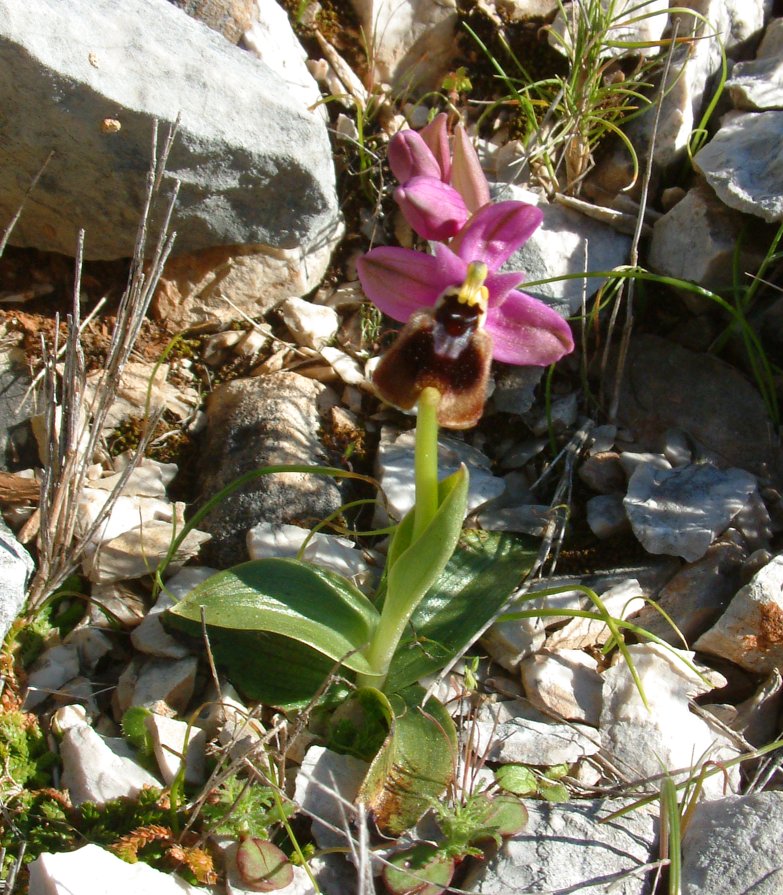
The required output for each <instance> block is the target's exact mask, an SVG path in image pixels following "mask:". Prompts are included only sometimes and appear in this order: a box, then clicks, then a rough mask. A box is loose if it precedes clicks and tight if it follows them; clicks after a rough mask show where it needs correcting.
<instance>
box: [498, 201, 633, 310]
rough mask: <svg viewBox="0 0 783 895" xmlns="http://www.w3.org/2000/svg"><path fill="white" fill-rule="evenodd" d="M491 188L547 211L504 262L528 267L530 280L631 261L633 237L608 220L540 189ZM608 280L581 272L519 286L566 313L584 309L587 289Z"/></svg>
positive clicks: (516, 267)
mask: <svg viewBox="0 0 783 895" xmlns="http://www.w3.org/2000/svg"><path fill="white" fill-rule="evenodd" d="M491 190H492V196H493V198H494V199H495V200H501V199H503V200H506V199H514V200H516V201H520V202H527V203H528V204H530V205H536V206H537V207H538V208H540V209H541V211H542V212H543V213H544V221H543V223H542V224H541V226H540V227H539V228H538V229H537V230H536V231H535V232H534V233H533V235H532V236H531V237H530V239H528V241H527V242H526V243H525V244H524V245H523V246H522V247H521V248H520V249H518V250H517V251H516V252H515V253H514V254H513V255H512V256H511V257H510V258H509V259H508V261H507V262H506V264H505V267H506V268H507V269H508V270H523V271H525V281H526V282H533V281H534V280H544V279H547V278H549V277H557V276H562V275H564V274H578V273H582V272H583V271H591V270H595V271H599V270H611V269H612V268H613V267H617V266H619V265H621V264H625V263H627V261H628V251H629V248H630V245H631V240H630V237H628V236H624V235H623V234H621V233H617V232H616V231H615V230H613V229H612V228H611V227H610V226H608V224H604V223H602V222H601V221H596V220H594V219H593V218H588V217H586V216H585V215H582V214H579V212H577V211H574V210H573V209H571V208H565V207H564V206H562V205H556V204H552V205H550V204H549V203H548V202H547V201H546V199H544V198H543V197H542V196H541V195H540V194H539V193H533V192H531V191H530V190H525V189H522V188H521V187H518V186H514V185H512V184H494V185H493V186H492V187H491ZM605 282H606V280H605V279H604V278H601V277H584V278H581V279H580V278H578V277H577V278H575V279H572V280H561V281H560V282H556V283H546V284H542V285H539V286H531V287H530V288H528V287H527V286H526V285H525V283H524V282H523V283H522V285H521V286H520V288H521V289H522V290H524V291H525V292H527V293H529V294H530V295H532V296H534V297H535V298H539V299H541V300H542V301H543V302H545V303H546V304H548V305H551V306H552V307H553V308H555V310H557V311H558V312H559V313H561V314H562V315H563V316H564V317H567V316H570V315H571V314H575V313H577V312H578V311H579V310H580V308H581V304H582V295H583V293H584V294H585V295H586V297H587V298H589V297H590V296H591V295H593V294H595V292H597V291H598V289H599V288H600V287H601V286H602V285H603V284H604V283H605Z"/></svg>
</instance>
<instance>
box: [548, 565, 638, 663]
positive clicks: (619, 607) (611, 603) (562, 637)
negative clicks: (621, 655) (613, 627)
mask: <svg viewBox="0 0 783 895" xmlns="http://www.w3.org/2000/svg"><path fill="white" fill-rule="evenodd" d="M642 594H643V591H642V586H641V584H640V583H639V582H638V581H637V579H636V578H628V579H626V580H625V581H621V582H619V583H618V584H614V585H612V587H610V588H609V589H608V590H605V591H604V592H603V593H602V594H601V602H602V603H603V604H604V607H605V608H606V611H607V612H608V613H609V615H610V616H611V617H612V618H618V619H626V618H629V617H630V616H632V615H633V614H634V613H636V612H638V611H639V610H640V609H642V608H643V607H644V606H645V605H646V601H645V598H644V596H643V595H642ZM590 608H592V609H593V610H595V605H594V604H590ZM610 634H611V632H610V631H609V628H608V627H607V625H606V623H605V622H602V621H598V620H596V619H591V618H580V617H577V618H572V619H571V620H570V621H569V622H566V624H565V625H563V627H562V628H558V629H557V630H555V631H553V632H552V633H551V634H550V635H549V636H548V637H547V641H546V648H547V649H548V650H565V649H572V650H573V649H586V648H587V647H590V646H595V645H596V644H598V645H603V644H604V643H606V641H607V640H608V639H609V637H610Z"/></svg>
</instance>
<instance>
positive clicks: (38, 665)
mask: <svg viewBox="0 0 783 895" xmlns="http://www.w3.org/2000/svg"><path fill="white" fill-rule="evenodd" d="M78 673H79V653H78V650H77V649H76V646H75V645H74V644H65V643H61V644H58V645H57V646H53V647H50V648H49V649H47V650H46V651H45V652H44V653H42V654H41V655H40V656H39V657H38V658H37V659H36V660H35V662H34V663H33V665H32V667H31V668H30V672H29V674H28V676H27V693H26V695H25V699H24V708H25V711H28V712H29V711H32V709H34V708H35V707H36V706H38V705H41V704H42V703H44V702H46V700H47V699H48V698H49V696H50V695H51V694H52V693H54V692H55V691H57V690H59V689H60V687H62V685H63V684H64V683H65V682H66V681H69V680H70V679H71V678H73V677H76V675H77V674H78Z"/></svg>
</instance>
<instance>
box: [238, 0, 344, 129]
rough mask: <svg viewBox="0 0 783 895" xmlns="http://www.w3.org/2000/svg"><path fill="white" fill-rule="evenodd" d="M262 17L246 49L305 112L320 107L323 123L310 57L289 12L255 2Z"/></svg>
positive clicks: (245, 38)
mask: <svg viewBox="0 0 783 895" xmlns="http://www.w3.org/2000/svg"><path fill="white" fill-rule="evenodd" d="M255 5H256V7H257V8H258V16H257V17H256V20H255V21H254V22H253V23H252V24H251V25H250V28H249V29H248V30H247V31H245V33H244V34H243V35H242V44H243V46H244V47H245V48H246V49H248V50H250V52H251V53H253V54H254V55H255V56H258V58H259V59H260V60H261V61H262V62H263V63H264V65H268V66H269V68H270V69H271V70H272V71H273V72H275V74H277V75H278V76H279V77H280V78H281V79H282V80H283V81H284V82H285V85H286V87H287V89H288V90H289V92H290V93H291V94H292V96H296V97H297V98H298V99H299V102H300V104H301V108H302V110H305V109H311V108H312V107H314V106H316V105H317V106H318V109H319V110H320V113H321V115H322V117H323V119H324V120H325V121H326V120H328V115H327V113H326V108H325V106H324V105H323V104H321V103H320V100H321V92H320V90H319V89H318V84H317V83H316V81H315V79H314V78H313V76H312V75H311V74H310V72H309V70H308V68H307V65H306V64H305V62H306V60H307V53H306V52H305V49H304V47H303V46H302V45H301V44H300V43H299V41H298V40H297V38H296V35H295V34H294V31H293V29H292V28H291V23H290V22H289V20H288V16H287V14H286V11H285V10H284V9H283V7H282V6H280V4H279V3H276V2H275V0H255Z"/></svg>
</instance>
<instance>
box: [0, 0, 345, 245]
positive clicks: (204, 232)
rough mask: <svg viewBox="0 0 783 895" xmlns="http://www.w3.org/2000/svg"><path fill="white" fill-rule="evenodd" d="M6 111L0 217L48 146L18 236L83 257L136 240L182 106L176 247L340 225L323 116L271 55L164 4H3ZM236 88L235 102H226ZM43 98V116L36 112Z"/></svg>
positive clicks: (282, 240) (294, 239) (283, 240)
mask: <svg viewBox="0 0 783 895" xmlns="http://www.w3.org/2000/svg"><path fill="white" fill-rule="evenodd" d="M0 22H2V32H1V37H0V59H1V60H2V66H1V68H2V71H3V72H4V73H5V74H4V77H2V79H0V96H2V105H3V108H4V110H5V114H6V116H7V119H6V120H7V124H8V126H7V127H6V129H5V133H4V139H3V146H2V154H1V155H0V159H1V160H2V165H0V170H2V171H3V172H4V175H3V180H2V190H0V194H1V195H2V201H1V202H0V217H2V218H3V219H5V220H8V219H10V217H11V214H12V213H13V211H14V210H15V209H16V207H17V206H18V205H19V202H20V199H21V197H22V193H23V191H24V189H25V188H26V186H27V185H28V184H29V182H30V180H31V178H32V176H33V174H34V173H35V172H36V171H37V169H38V167H39V166H40V164H41V163H42V162H43V160H44V158H45V157H46V155H47V154H48V152H49V151H50V150H52V149H53V150H55V156H54V158H53V159H52V161H51V163H50V164H49V167H48V169H47V171H46V174H45V176H44V177H43V178H42V180H41V182H40V183H39V184H38V187H37V189H36V191H35V193H34V194H33V196H32V197H31V199H30V201H29V202H28V204H27V206H26V208H25V213H24V215H23V216H22V218H21V220H20V222H19V224H18V225H17V227H16V229H15V231H14V234H13V241H15V242H16V244H18V245H24V246H36V247H38V248H41V249H47V250H52V251H57V252H63V253H66V254H72V253H73V251H74V247H75V245H76V234H77V231H78V229H79V228H80V227H84V228H85V229H86V231H87V239H86V257H88V258H118V257H124V256H129V255H130V254H131V253H132V251H133V242H134V238H135V231H136V226H137V223H138V218H139V214H140V211H141V208H142V200H143V196H144V188H145V181H146V174H147V170H148V167H149V156H150V134H151V129H152V120H153V118H157V119H158V120H159V121H160V122H161V123H162V124H163V126H164V129H165V126H166V125H169V124H172V123H173V121H174V120H175V118H176V117H177V115H178V114H180V115H181V124H180V130H179V136H178V138H177V140H176V142H175V144H174V147H173V149H172V152H171V155H170V157H169V161H168V165H167V170H168V173H169V175H170V176H171V177H176V178H179V179H180V180H181V181H182V188H181V190H180V198H179V203H178V208H177V212H176V216H175V222H174V228H175V229H176V230H177V231H178V233H179V237H178V240H177V250H178V251H186V250H188V251H192V250H195V249H199V248H204V247H207V246H213V245H232V244H242V243H252V244H263V245H269V246H273V247H275V248H279V249H296V248H303V249H306V248H308V247H310V246H312V245H314V244H315V243H317V242H321V241H323V240H324V239H326V238H328V236H329V234H330V233H331V231H332V230H333V229H334V228H335V227H336V223H337V217H338V212H337V202H336V195H335V190H334V171H333V167H332V153H331V149H330V146H329V140H328V138H327V132H326V128H325V126H324V122H323V120H322V118H321V117H320V115H319V114H316V113H313V112H310V111H308V110H307V108H306V107H305V105H304V103H303V102H302V101H301V99H299V98H298V97H297V96H296V95H295V94H294V93H292V92H291V91H290V90H289V87H288V85H287V84H286V82H285V81H284V80H283V79H282V78H281V77H279V76H278V75H276V74H275V73H274V72H272V71H271V69H269V68H268V67H267V66H265V65H264V64H263V63H261V62H259V61H258V60H256V59H254V58H253V57H252V56H251V55H250V54H249V53H246V52H243V51H241V50H239V49H237V48H235V47H232V46H231V45H230V44H228V43H227V42H226V41H225V40H224V39H223V38H222V37H221V36H220V35H218V34H216V33H214V32H212V31H210V30H209V29H208V28H206V27H205V26H203V25H201V24H199V23H198V22H195V21H193V20H191V19H189V18H187V17H186V16H184V15H182V14H181V13H180V12H179V11H178V10H177V9H175V8H174V7H173V6H171V5H170V4H169V3H166V2H164V0H129V2H127V3H122V4H117V3H113V2H111V0H95V2H90V3H82V4H81V5H79V6H78V7H77V6H74V4H68V5H67V6H63V5H62V4H60V3H57V2H55V0H31V3H28V4H26V5H25V6H24V7H21V6H19V5H18V4H16V3H13V2H8V0H3V2H2V3H0ZM227 97H230V113H229V112H228V107H227V106H226V102H227V99H226V98H227ZM30 109H35V115H31V114H30Z"/></svg>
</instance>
